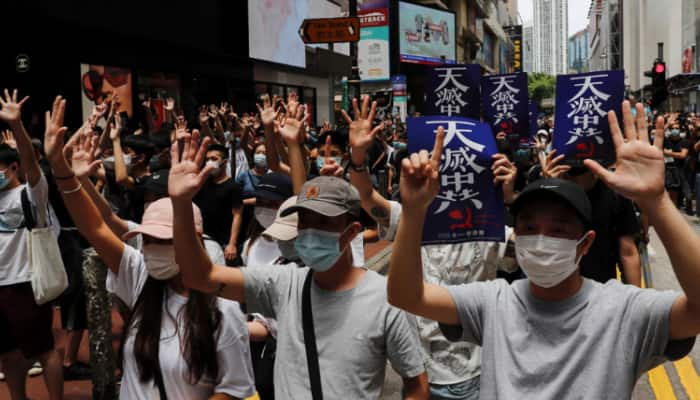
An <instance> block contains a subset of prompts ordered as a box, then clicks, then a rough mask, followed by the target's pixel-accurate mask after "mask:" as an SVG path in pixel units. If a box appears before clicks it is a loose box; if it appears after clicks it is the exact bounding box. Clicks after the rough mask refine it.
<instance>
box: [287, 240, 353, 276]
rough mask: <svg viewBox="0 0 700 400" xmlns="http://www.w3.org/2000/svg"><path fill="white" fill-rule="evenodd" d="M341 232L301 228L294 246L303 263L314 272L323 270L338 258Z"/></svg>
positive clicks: (328, 267) (326, 269) (327, 268)
mask: <svg viewBox="0 0 700 400" xmlns="http://www.w3.org/2000/svg"><path fill="white" fill-rule="evenodd" d="M341 235H342V234H341V233H337V232H326V231H322V230H318V229H302V230H300V231H299V236H297V240H296V241H295V242H294V248H295V249H296V250H297V253H298V254H299V258H300V259H301V261H303V262H304V264H305V265H307V266H309V267H310V268H311V269H313V270H314V271H316V272H325V271H328V270H329V269H331V267H332V266H333V265H334V264H335V263H336V261H338V258H340V254H341V251H340V236H341Z"/></svg>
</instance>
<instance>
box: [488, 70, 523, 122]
mask: <svg viewBox="0 0 700 400" xmlns="http://www.w3.org/2000/svg"><path fill="white" fill-rule="evenodd" d="M514 81H515V75H511V76H501V77H500V78H499V81H498V86H497V87H496V89H495V90H494V91H492V92H491V93H490V94H489V96H491V107H495V108H496V114H495V115H494V117H495V122H494V124H499V123H501V121H504V120H506V121H513V122H514V123H516V124H517V123H518V115H517V114H516V113H515V112H514V110H515V105H516V104H518V103H520V101H518V99H517V98H516V95H517V94H518V93H520V89H517V88H514V87H513V86H512V85H511V84H512V83H513V82H514Z"/></svg>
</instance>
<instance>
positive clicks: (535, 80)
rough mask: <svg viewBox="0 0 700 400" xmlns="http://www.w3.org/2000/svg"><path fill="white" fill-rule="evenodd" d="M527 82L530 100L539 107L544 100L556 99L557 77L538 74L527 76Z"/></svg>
mask: <svg viewBox="0 0 700 400" xmlns="http://www.w3.org/2000/svg"><path fill="white" fill-rule="evenodd" d="M527 81H528V82H527V89H528V92H529V95H530V98H531V99H532V100H533V101H534V102H536V103H537V104H538V105H539V104H540V102H541V101H542V99H547V98H554V93H555V91H556V83H557V79H556V77H554V76H552V75H547V74H543V73H538V72H536V73H529V74H527Z"/></svg>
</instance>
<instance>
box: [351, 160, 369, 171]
mask: <svg viewBox="0 0 700 400" xmlns="http://www.w3.org/2000/svg"><path fill="white" fill-rule="evenodd" d="M350 169H351V170H353V171H355V172H367V163H366V162H365V163H364V164H362V165H360V166H357V165H355V163H354V162H352V159H350Z"/></svg>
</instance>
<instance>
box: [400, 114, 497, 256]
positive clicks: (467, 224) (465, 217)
mask: <svg viewBox="0 0 700 400" xmlns="http://www.w3.org/2000/svg"><path fill="white" fill-rule="evenodd" d="M439 126H442V127H443V128H444V129H445V144H444V148H443V152H442V158H441V161H440V178H439V179H440V192H439V193H438V195H437V197H436V198H435V200H434V201H433V203H432V204H431V205H430V207H429V208H428V214H427V217H426V218H427V219H429V221H430V223H429V224H425V227H424V228H423V240H422V244H423V245H429V244H445V243H462V242H473V241H497V242H500V241H503V239H504V235H505V229H504V207H503V191H502V190H501V188H500V187H499V186H496V185H494V184H493V173H492V172H491V165H492V164H493V160H492V158H491V157H492V156H493V155H494V154H496V152H497V151H498V150H497V148H496V139H495V137H494V135H493V131H492V130H491V127H490V126H489V125H488V124H485V123H482V122H479V121H478V120H473V119H469V118H459V117H444V116H433V117H419V118H409V119H408V123H407V128H408V151H409V153H414V152H418V151H420V150H424V149H428V150H432V149H433V147H434V144H435V135H436V134H437V129H438V127H439Z"/></svg>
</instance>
